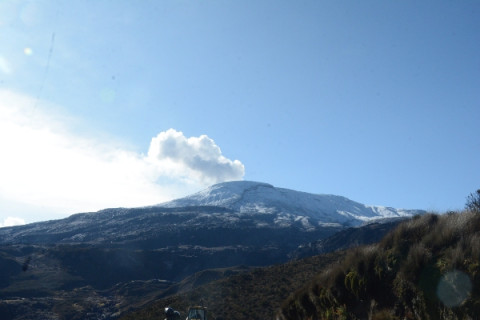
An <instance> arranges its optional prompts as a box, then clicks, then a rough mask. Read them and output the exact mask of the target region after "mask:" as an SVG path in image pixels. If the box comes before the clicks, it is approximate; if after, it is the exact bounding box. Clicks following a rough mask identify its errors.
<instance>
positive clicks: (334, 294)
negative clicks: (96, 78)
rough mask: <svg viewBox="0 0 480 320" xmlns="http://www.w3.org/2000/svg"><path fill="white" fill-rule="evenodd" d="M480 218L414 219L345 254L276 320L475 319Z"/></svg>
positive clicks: (479, 303) (471, 214)
mask: <svg viewBox="0 0 480 320" xmlns="http://www.w3.org/2000/svg"><path fill="white" fill-rule="evenodd" d="M479 314H480V213H479V212H478V211H473V210H472V211H466V212H463V213H448V214H445V215H441V216H438V215H434V214H427V215H424V216H417V217H414V218H413V219H411V220H409V221H407V222H404V223H402V224H400V225H399V226H398V227H397V228H396V229H395V230H394V231H392V232H390V233H389V234H388V235H387V236H386V237H385V238H383V240H382V241H381V242H380V243H378V244H375V245H370V246H366V247H361V248H356V249H353V250H350V251H349V252H348V253H347V255H346V257H345V259H344V260H342V261H341V262H339V263H337V264H334V265H332V266H330V267H329V268H328V269H327V270H324V271H323V272H321V273H320V274H319V275H317V276H316V277H315V279H313V280H311V281H308V284H307V285H306V286H305V287H304V288H302V289H300V290H298V291H297V292H296V293H295V294H293V295H292V296H291V297H290V298H289V299H287V300H286V301H285V302H284V303H283V305H282V307H281V310H280V311H279V313H278V314H277V318H278V319H282V320H286V319H319V320H324V319H325V320H326V319H373V320H380V319H385V320H386V319H422V320H424V319H432V320H433V319H435V320H436V319H477V317H478V315H479Z"/></svg>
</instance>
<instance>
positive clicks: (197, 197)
mask: <svg viewBox="0 0 480 320" xmlns="http://www.w3.org/2000/svg"><path fill="white" fill-rule="evenodd" d="M159 206H161V207H168V208H173V207H188V206H219V207H225V208H228V209H230V210H234V211H236V212H238V213H240V214H276V215H277V217H276V218H275V224H277V225H279V226H281V225H284V224H286V223H287V222H288V223H292V222H300V223H301V224H302V225H303V226H304V227H305V228H307V229H308V228H313V225H312V223H311V221H310V220H314V221H316V222H317V223H319V224H341V225H360V224H362V223H365V222H370V221H374V220H378V219H385V218H398V217H409V216H412V215H414V214H419V213H422V211H419V210H404V209H394V208H390V207H383V206H370V205H364V204H361V203H358V202H355V201H352V200H350V199H347V198H345V197H341V196H335V195H326V194H311V193H306V192H300V191H294V190H289V189H284V188H275V187H274V186H272V185H270V184H267V183H260V182H253V181H232V182H224V183H219V184H216V185H213V186H211V187H210V188H207V189H205V190H202V191H200V192H198V193H196V194H193V195H191V196H187V197H185V198H182V199H177V200H173V201H170V202H167V203H163V204H160V205H159Z"/></svg>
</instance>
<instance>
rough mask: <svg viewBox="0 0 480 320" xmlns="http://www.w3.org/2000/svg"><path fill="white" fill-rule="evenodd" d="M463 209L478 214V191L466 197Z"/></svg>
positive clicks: (479, 196) (479, 209) (479, 200)
mask: <svg viewBox="0 0 480 320" xmlns="http://www.w3.org/2000/svg"><path fill="white" fill-rule="evenodd" d="M465 209H467V210H470V211H474V212H480V189H478V190H477V191H476V192H472V193H470V194H469V195H468V197H467V202H466V203H465Z"/></svg>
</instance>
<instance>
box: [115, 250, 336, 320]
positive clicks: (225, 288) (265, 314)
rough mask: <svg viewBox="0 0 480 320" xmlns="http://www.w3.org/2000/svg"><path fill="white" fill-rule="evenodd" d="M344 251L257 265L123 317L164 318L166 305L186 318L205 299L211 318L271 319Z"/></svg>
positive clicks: (200, 273) (233, 319) (204, 302)
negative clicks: (267, 265)
mask: <svg viewBox="0 0 480 320" xmlns="http://www.w3.org/2000/svg"><path fill="white" fill-rule="evenodd" d="M343 255H344V254H343V252H337V253H332V254H327V255H323V256H316V257H311V258H307V259H302V260H299V261H292V262H289V263H286V264H282V265H277V266H271V267H266V268H256V269H254V270H253V271H251V272H244V273H240V274H236V275H233V276H231V277H229V278H227V279H222V280H219V281H214V282H211V283H208V284H206V285H203V286H200V287H197V288H194V289H193V290H190V291H188V292H185V293H183V294H179V295H175V296H171V297H168V298H165V299H162V300H158V301H157V302H155V303H154V304H152V305H150V306H149V307H147V308H144V309H142V310H139V311H136V312H133V313H131V314H129V315H126V316H125V317H122V318H121V319H122V320H133V319H144V320H149V319H152V320H153V319H155V320H158V319H163V318H164V313H163V312H164V308H165V307H166V306H172V307H173V308H175V309H177V310H179V311H180V312H181V314H182V317H183V318H184V316H185V311H186V310H187V309H188V306H191V305H198V304H202V303H203V304H204V305H205V306H208V309H209V312H210V317H209V319H229V320H243V319H271V318H272V315H273V314H274V313H275V311H276V310H278V308H279V307H280V304H281V302H282V301H283V300H285V299H286V298H287V297H288V296H289V294H290V293H291V292H292V291H295V290H297V289H298V288H300V287H301V286H302V285H303V284H304V283H305V282H306V281H308V280H309V279H311V278H312V277H313V276H314V275H315V274H317V273H318V272H320V271H321V270H322V269H324V268H325V267H326V266H328V265H330V264H332V263H333V262H335V261H338V260H339V259H341V258H342V257H343ZM195 276H196V277H199V278H201V277H203V276H204V275H203V272H199V273H198V274H196V275H195Z"/></svg>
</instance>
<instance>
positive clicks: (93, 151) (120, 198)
mask: <svg viewBox="0 0 480 320" xmlns="http://www.w3.org/2000/svg"><path fill="white" fill-rule="evenodd" d="M35 105H36V103H35V100H34V99H31V98H29V97H25V96H23V95H20V94H17V93H13V92H10V91H6V90H0V154H1V157H0V177H1V179H0V198H4V199H8V200H9V201H11V202H12V203H15V215H17V216H22V217H23V218H24V219H25V220H27V221H28V222H32V221H38V220H46V219H54V218H58V217H60V216H65V215H67V214H71V213H76V212H85V211H94V210H99V209H103V208H108V207H122V206H123V207H135V206H143V205H151V204H155V203H160V202H163V201H167V200H171V199H173V198H176V197H180V196H184V195H186V194H188V193H191V192H194V191H198V190H199V189H201V188H203V187H206V186H207V185H209V184H211V183H215V182H220V181H226V180H237V179H241V178H242V177H243V173H244V167H243V165H242V164H241V163H240V161H238V160H235V161H231V160H229V159H227V158H225V157H224V156H223V155H222V154H221V151H220V148H219V147H218V146H217V145H216V144H215V142H214V141H213V140H212V139H210V138H208V137H207V136H200V137H198V138H197V137H192V138H188V139H187V138H185V137H184V136H183V134H182V133H181V132H177V131H175V130H173V129H170V130H168V131H166V132H162V133H160V134H159V135H158V136H157V137H154V138H153V139H152V142H151V145H150V149H149V151H148V156H144V155H141V154H138V153H135V152H132V151H129V150H127V149H126V148H124V147H123V146H120V145H118V144H116V143H113V142H111V141H98V140H96V139H91V138H85V137H82V136H79V135H78V134H73V133H72V132H71V130H69V129H68V128H67V127H66V126H65V123H67V124H68V123H69V120H68V119H66V118H61V117H59V116H58V115H56V116H53V115H51V114H47V113H46V112H45V110H44V109H42V110H41V109H40V108H39V107H38V106H37V107H35ZM37 105H38V104H37ZM40 105H42V107H43V106H44V105H45V103H44V102H42V103H41V104H40ZM19 203H24V204H25V208H28V210H27V209H25V214H20V212H21V209H19ZM32 206H34V207H37V208H38V210H37V211H38V212H42V213H43V215H42V216H32V215H33V214H34V212H33V211H35V210H33V211H32V210H31V208H32ZM46 211H48V212H51V216H50V217H46V216H44V214H45V212H46ZM28 212H33V213H32V215H30V216H27V215H28ZM2 214H3V215H4V216H2ZM11 214H12V213H10V215H11ZM6 215H9V213H8V212H0V219H5V218H6Z"/></svg>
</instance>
